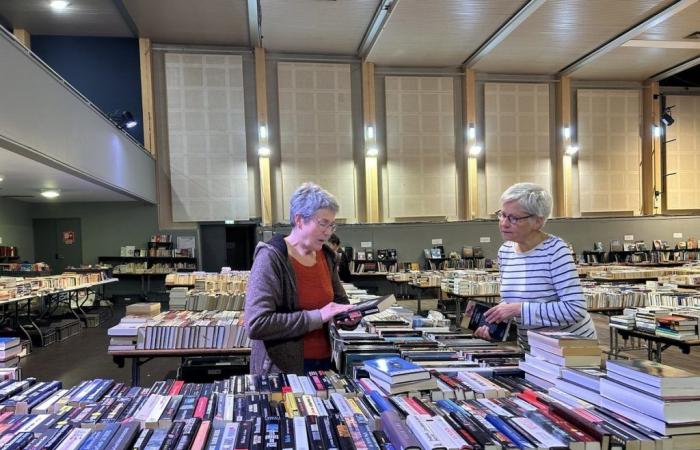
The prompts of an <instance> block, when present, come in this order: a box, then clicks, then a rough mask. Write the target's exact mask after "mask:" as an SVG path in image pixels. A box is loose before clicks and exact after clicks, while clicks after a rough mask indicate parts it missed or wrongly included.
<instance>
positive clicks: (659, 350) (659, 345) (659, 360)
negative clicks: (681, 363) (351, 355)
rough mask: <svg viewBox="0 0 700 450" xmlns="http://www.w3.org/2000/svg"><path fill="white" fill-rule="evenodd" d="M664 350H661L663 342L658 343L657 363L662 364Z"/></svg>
mask: <svg viewBox="0 0 700 450" xmlns="http://www.w3.org/2000/svg"><path fill="white" fill-rule="evenodd" d="M662 351H663V350H662V349H661V342H660V341H656V362H657V363H660V362H661V352H662Z"/></svg>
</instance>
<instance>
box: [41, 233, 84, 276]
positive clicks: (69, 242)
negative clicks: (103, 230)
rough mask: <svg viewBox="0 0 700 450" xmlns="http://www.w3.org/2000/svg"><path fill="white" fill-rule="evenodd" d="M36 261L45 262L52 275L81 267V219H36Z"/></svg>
mask: <svg viewBox="0 0 700 450" xmlns="http://www.w3.org/2000/svg"><path fill="white" fill-rule="evenodd" d="M33 225H34V260H35V261H36V262H45V263H47V264H48V265H49V267H51V273H52V274H54V275H56V274H61V273H63V272H64V270H65V268H66V267H80V265H81V264H82V263H83V245H82V233H81V227H80V219H34V220H33Z"/></svg>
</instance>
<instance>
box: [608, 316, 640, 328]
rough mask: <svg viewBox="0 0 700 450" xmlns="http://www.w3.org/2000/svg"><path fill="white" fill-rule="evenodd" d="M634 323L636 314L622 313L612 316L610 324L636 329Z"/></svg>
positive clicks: (612, 326)
mask: <svg viewBox="0 0 700 450" xmlns="http://www.w3.org/2000/svg"><path fill="white" fill-rule="evenodd" d="M634 323H635V320H634V314H622V315H619V316H610V322H609V325H610V327H611V328H619V329H621V330H634Z"/></svg>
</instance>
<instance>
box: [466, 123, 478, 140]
mask: <svg viewBox="0 0 700 450" xmlns="http://www.w3.org/2000/svg"><path fill="white" fill-rule="evenodd" d="M467 137H468V138H469V139H476V127H475V126H474V125H469V128H467Z"/></svg>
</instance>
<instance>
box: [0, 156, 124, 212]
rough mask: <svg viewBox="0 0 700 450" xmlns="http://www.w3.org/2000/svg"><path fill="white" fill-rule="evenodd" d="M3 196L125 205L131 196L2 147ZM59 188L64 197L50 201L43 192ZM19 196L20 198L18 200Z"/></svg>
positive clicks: (0, 191) (29, 200)
mask: <svg viewBox="0 0 700 450" xmlns="http://www.w3.org/2000/svg"><path fill="white" fill-rule="evenodd" d="M0 177H2V178H4V180H3V181H1V182H0V197H9V198H14V199H15V200H20V201H27V202H46V203H50V202H59V201H60V202H62V203H63V202H125V201H135V200H134V199H132V198H131V197H127V196H125V195H122V194H119V193H117V192H114V191H111V190H109V189H107V188H104V187H102V186H99V185H97V184H93V183H91V182H89V181H86V180H83V179H82V178H78V177H76V176H74V175H70V174H68V173H65V172H62V171H60V170H58V169H55V168H53V167H49V166H46V165H44V164H41V163H39V162H36V161H34V160H32V159H29V158H26V157H24V156H21V155H18V154H16V153H14V152H11V151H9V150H6V149H4V148H0ZM49 188H51V189H59V190H60V191H61V196H60V197H58V198H56V199H53V200H49V199H46V198H44V197H42V196H41V195H39V194H40V192H41V190H42V189H49ZM15 196H17V197H15Z"/></svg>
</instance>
